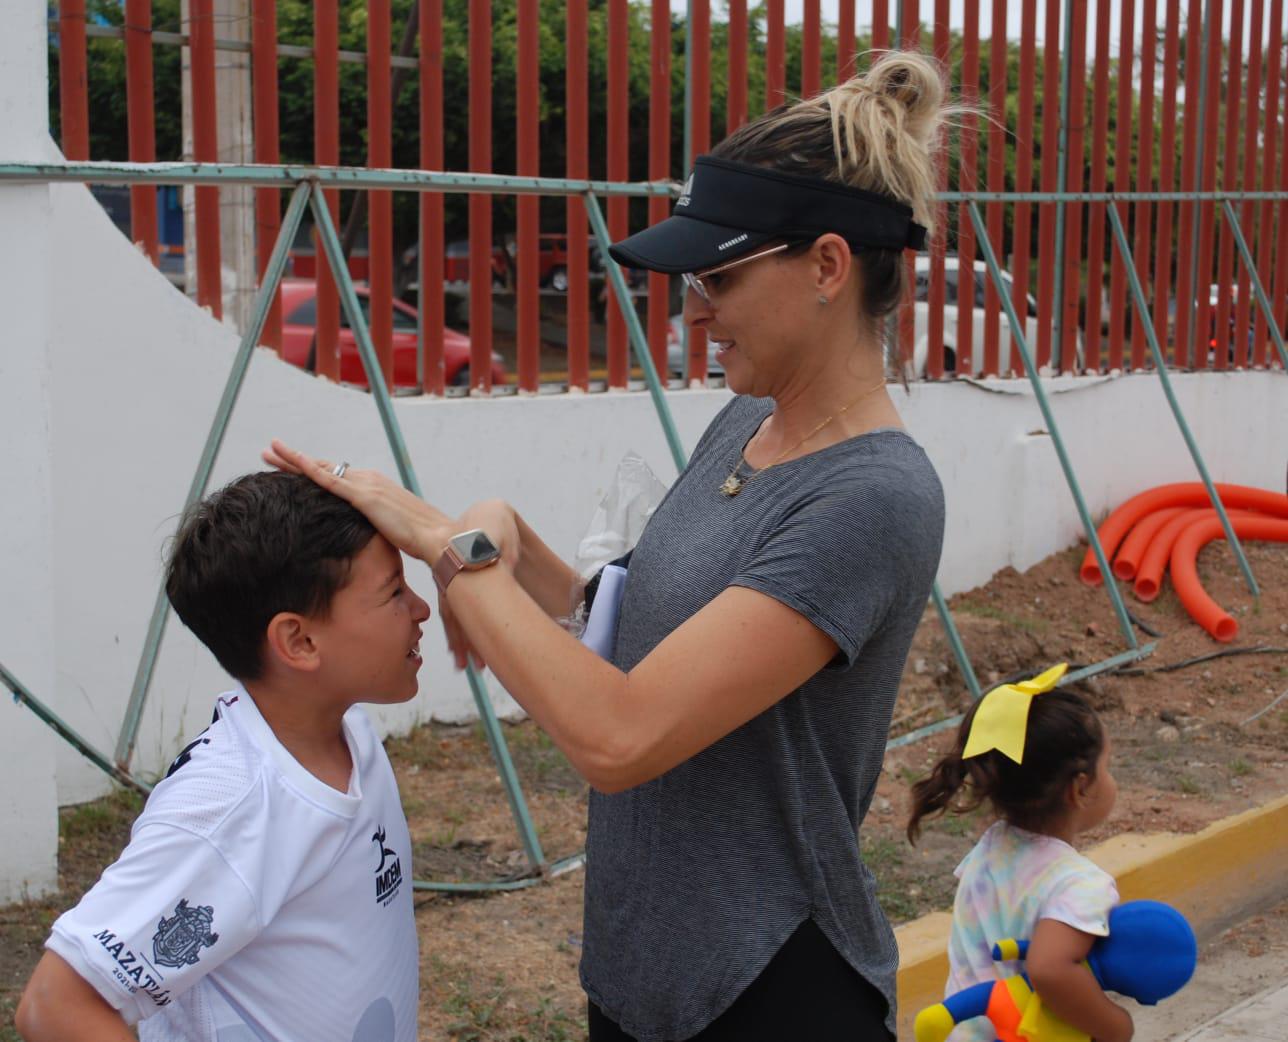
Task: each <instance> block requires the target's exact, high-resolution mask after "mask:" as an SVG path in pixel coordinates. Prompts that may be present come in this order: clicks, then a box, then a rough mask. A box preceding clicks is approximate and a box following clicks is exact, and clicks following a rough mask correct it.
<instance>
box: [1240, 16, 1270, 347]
mask: <svg viewBox="0 0 1288 1042" xmlns="http://www.w3.org/2000/svg"><path fill="white" fill-rule="evenodd" d="M1264 14H1265V6H1264V3H1263V0H1252V9H1251V11H1250V13H1249V17H1248V24H1249V26H1250V28H1251V32H1250V34H1249V37H1250V42H1249V46H1248V95H1247V99H1246V101H1245V118H1244V121H1243V126H1244V128H1245V132H1244V141H1243V173H1242V180H1241V182H1240V187H1241V188H1242V189H1244V190H1245V191H1250V190H1252V189H1255V188H1256V185H1257V149H1256V144H1255V143H1256V134H1257V121H1258V119H1259V117H1260V112H1259V107H1260V103H1261V47H1260V46H1259V45H1258V33H1259V32H1260V30H1261V23H1262V18H1263V16H1264ZM1252 214H1253V204H1252V200H1250V199H1248V200H1244V202H1243V203H1242V204H1240V206H1239V225H1240V227H1241V228H1242V229H1243V234H1244V235H1245V236H1246V237H1247V238H1248V241H1249V242H1250V243H1252V244H1253V245H1254V246H1255V243H1256V240H1255V238H1253V236H1254V235H1255V234H1256V228H1255V227H1253V223H1252ZM1251 293H1252V286H1251V279H1250V277H1249V271H1248V268H1247V265H1245V264H1243V263H1242V262H1240V264H1239V282H1238V290H1237V292H1236V294H1235V310H1236V315H1235V322H1234V329H1235V343H1234V350H1235V358H1234V364H1235V365H1236V366H1246V365H1248V364H1249V363H1250V362H1251V361H1252V357H1253V356H1254V355H1255V348H1254V347H1253V343H1252V335H1253V329H1252V324H1251V323H1252V310H1251V307H1252V301H1251V299H1250V296H1251Z"/></svg>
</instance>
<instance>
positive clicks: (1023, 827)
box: [908, 666, 1133, 1042]
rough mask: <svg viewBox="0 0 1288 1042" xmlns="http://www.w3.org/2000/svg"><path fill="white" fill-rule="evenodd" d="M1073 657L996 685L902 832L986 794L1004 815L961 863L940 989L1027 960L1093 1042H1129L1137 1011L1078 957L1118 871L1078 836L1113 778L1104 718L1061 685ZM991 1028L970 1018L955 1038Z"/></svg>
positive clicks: (979, 1035)
mask: <svg viewBox="0 0 1288 1042" xmlns="http://www.w3.org/2000/svg"><path fill="white" fill-rule="evenodd" d="M1064 670H1065V667H1064V666H1057V667H1056V668H1055V669H1052V670H1049V671H1048V672H1046V673H1044V674H1043V675H1042V676H1040V677H1037V678H1035V679H1034V680H1031V681H1025V682H1023V683H1021V684H1007V685H1003V686H1001V687H998V688H994V689H993V690H992V691H990V692H988V693H987V694H986V695H985V696H984V697H983V698H982V699H980V701H979V702H977V703H976V704H975V705H974V706H972V707H971V709H970V711H969V712H968V713H967V714H966V716H965V719H963V720H962V724H961V728H960V729H959V731H958V734H957V741H956V743H955V745H954V748H953V751H952V752H951V753H950V754H949V755H948V756H946V757H944V758H943V759H942V760H940V761H939V763H938V764H937V765H936V766H935V768H934V770H933V771H932V772H931V774H930V776H929V777H928V778H925V779H923V780H922V781H920V782H918V783H917V784H916V785H915V786H913V790H912V797H913V806H912V814H911V817H910V819H909V821H908V838H909V839H910V840H911V841H913V842H916V839H917V835H918V832H919V830H920V826H921V822H922V819H923V818H926V817H927V816H931V815H935V814H939V813H942V812H944V811H946V810H952V811H954V812H958V813H961V812H965V811H970V810H974V809H975V808H976V807H978V806H980V805H981V804H982V803H984V802H987V803H988V804H989V805H990V807H991V809H992V810H993V812H994V813H995V814H996V815H997V817H998V818H999V819H1000V820H998V821H997V822H995V823H994V824H993V825H992V826H990V827H989V829H988V831H987V832H985V833H984V835H983V837H982V838H981V839H980V841H979V842H978V843H976V844H975V847H974V849H973V850H971V852H970V853H969V854H967V855H966V857H965V858H964V859H963V861H962V863H961V864H960V865H958V866H957V871H956V873H955V874H956V876H957V878H958V880H959V882H958V886H957V898H956V900H955V902H954V904H953V927H952V934H951V937H950V940H949V946H948V958H949V965H950V971H951V972H950V975H949V978H948V986H947V990H946V994H952V993H954V992H957V991H959V990H961V989H963V988H966V987H969V986H971V985H973V984H979V983H981V982H984V981H993V980H997V979H998V978H1000V977H1007V976H1012V975H1014V974H1018V973H1021V972H1025V973H1027V974H1028V977H1029V980H1030V983H1031V984H1032V985H1033V988H1034V990H1035V991H1036V992H1037V993H1038V994H1039V995H1040V996H1041V997H1042V1002H1043V1005H1044V1007H1045V1008H1046V1009H1048V1010H1050V1011H1051V1012H1052V1013H1054V1014H1055V1015H1056V1016H1058V1017H1060V1018H1062V1019H1063V1020H1065V1021H1066V1022H1067V1023H1068V1024H1070V1025H1071V1026H1073V1027H1075V1028H1078V1029H1079V1030H1081V1031H1084V1032H1086V1033H1087V1034H1089V1035H1091V1037H1092V1038H1094V1039H1096V1040H1097V1042H1129V1040H1130V1039H1131V1037H1132V1031H1133V1025H1132V1019H1131V1016H1130V1015H1129V1014H1128V1013H1127V1011H1126V1010H1124V1009H1123V1008H1122V1007H1121V1006H1119V1005H1117V1004H1116V1003H1114V1002H1112V1001H1111V1000H1110V999H1109V998H1108V997H1106V995H1105V993H1104V992H1103V991H1102V990H1101V989H1100V986H1099V985H1098V984H1097V983H1096V980H1095V978H1094V977H1093V976H1092V974H1091V972H1090V970H1088V969H1087V968H1086V966H1084V965H1083V964H1082V960H1083V959H1084V958H1085V957H1086V955H1087V952H1088V951H1089V950H1090V948H1091V945H1092V944H1093V943H1094V942H1095V940H1096V939H1097V938H1098V937H1104V936H1106V935H1107V934H1108V933H1109V925H1108V920H1109V910H1110V909H1111V908H1112V907H1113V906H1114V905H1116V904H1117V903H1118V889H1117V887H1116V886H1115V885H1114V880H1113V877H1111V876H1110V875H1108V874H1107V873H1106V872H1104V871H1103V870H1101V869H1100V868H1098V867H1097V866H1096V865H1095V864H1093V863H1092V862H1091V861H1089V860H1088V859H1087V858H1085V857H1083V856H1082V855H1081V854H1079V853H1078V852H1077V851H1076V850H1074V848H1073V845H1072V844H1073V841H1074V837H1076V836H1077V835H1078V834H1079V833H1081V832H1084V831H1086V830H1087V829H1090V828H1093V827H1095V826H1096V825H1099V824H1100V823H1101V822H1102V821H1104V820H1105V819H1106V818H1107V817H1108V816H1109V812H1110V811H1111V810H1112V809H1113V806H1114V798H1115V796H1116V795H1117V791H1118V789H1117V785H1116V783H1115V782H1114V779H1113V775H1111V774H1110V773H1109V741H1108V739H1107V737H1106V735H1105V731H1104V728H1103V727H1102V725H1101V722H1100V718H1099V717H1098V716H1097V715H1096V713H1095V711H1094V710H1093V709H1092V708H1091V706H1090V705H1088V704H1087V703H1086V701H1084V700H1083V699H1082V698H1081V697H1079V696H1078V695H1076V694H1074V693H1073V692H1072V691H1058V690H1053V688H1054V687H1055V684H1056V681H1058V680H1059V678H1060V677H1061V676H1062V675H1063V674H1064ZM1006 938H1017V939H1019V938H1028V939H1029V940H1030V945H1029V950H1028V957H1027V959H1026V960H1025V962H1024V963H1023V964H1020V963H998V962H994V961H993V959H992V945H993V944H994V943H995V942H997V941H1001V940H1003V939H1006ZM995 1037H996V1035H995V1033H993V1032H992V1031H991V1030H990V1029H989V1024H988V1021H986V1020H984V1019H976V1020H972V1021H967V1022H966V1023H964V1024H962V1025H961V1026H960V1027H958V1028H957V1029H956V1030H955V1031H954V1032H953V1034H952V1039H953V1042H977V1040H978V1042H984V1040H992V1039H994V1038H995Z"/></svg>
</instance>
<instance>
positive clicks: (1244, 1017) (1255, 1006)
mask: <svg viewBox="0 0 1288 1042" xmlns="http://www.w3.org/2000/svg"><path fill="white" fill-rule="evenodd" d="M1226 1039H1249V1040H1255V1042H1285V1039H1288V984H1280V985H1278V986H1275V987H1271V988H1267V989H1266V990H1265V991H1263V992H1261V993H1260V994H1259V995H1253V996H1252V998H1250V999H1246V1000H1245V1001H1243V1002H1241V1003H1239V1005H1237V1006H1235V1007H1234V1008H1233V1009H1229V1010H1226V1012H1224V1013H1222V1014H1221V1015H1220V1016H1218V1017H1214V1018H1213V1019H1212V1020H1210V1021H1208V1022H1207V1023H1206V1024H1204V1025H1203V1026H1202V1027H1200V1028H1198V1029H1197V1030H1195V1031H1192V1032H1190V1033H1189V1034H1188V1035H1182V1036H1181V1037H1180V1038H1179V1039H1177V1042H1225V1040H1226Z"/></svg>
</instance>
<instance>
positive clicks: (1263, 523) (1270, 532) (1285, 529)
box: [1172, 511, 1288, 643]
mask: <svg viewBox="0 0 1288 1042" xmlns="http://www.w3.org/2000/svg"><path fill="white" fill-rule="evenodd" d="M1212 514H1213V516H1212V517H1210V518H1205V519H1203V520H1201V521H1195V522H1193V523H1192V524H1191V525H1190V526H1189V527H1188V528H1186V529H1185V531H1184V532H1182V533H1181V536H1180V538H1179V539H1177V540H1176V545H1175V546H1174V547H1173V548H1172V585H1173V586H1174V587H1175V588H1176V593H1177V595H1178V596H1179V597H1180V598H1181V603H1182V604H1183V605H1185V610H1186V611H1187V612H1189V613H1190V617H1191V618H1192V619H1193V620H1194V621H1195V622H1197V623H1198V624H1199V625H1200V626H1202V627H1203V628H1204V629H1205V630H1207V631H1208V633H1210V634H1212V636H1214V637H1215V638H1216V639H1217V640H1219V641H1223V642H1225V643H1228V642H1229V641H1232V640H1234V638H1235V637H1236V636H1238V633H1239V624H1238V623H1237V622H1235V621H1234V619H1233V618H1231V617H1230V615H1229V614H1228V613H1227V612H1226V611H1225V610H1224V609H1222V607H1221V606H1220V605H1219V604H1217V603H1216V601H1214V600H1213V599H1212V598H1211V597H1209V596H1208V594H1207V591H1206V590H1205V589H1203V585H1202V583H1200V582H1199V570H1198V564H1197V560H1196V559H1197V557H1198V553H1199V551H1200V550H1201V549H1202V548H1203V547H1204V546H1206V545H1207V544H1208V543H1210V542H1211V541H1212V540H1213V539H1220V538H1222V537H1223V536H1224V535H1225V530H1224V529H1223V528H1222V527H1221V519H1220V518H1219V517H1216V516H1215V514H1216V512H1215V511H1212ZM1230 523H1231V524H1232V525H1233V526H1234V532H1235V535H1237V536H1238V537H1239V538H1240V539H1254V540H1265V541H1269V542H1275V543H1288V521H1284V520H1279V519H1276V518H1270V517H1264V516H1261V515H1257V514H1245V515H1244V516H1243V517H1239V518H1235V517H1234V515H1231V516H1230Z"/></svg>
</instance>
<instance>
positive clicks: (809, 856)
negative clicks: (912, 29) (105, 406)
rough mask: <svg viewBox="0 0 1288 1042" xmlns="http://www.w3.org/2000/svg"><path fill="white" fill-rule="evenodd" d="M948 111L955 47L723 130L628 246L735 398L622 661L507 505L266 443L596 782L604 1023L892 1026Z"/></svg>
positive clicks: (660, 1040)
mask: <svg viewBox="0 0 1288 1042" xmlns="http://www.w3.org/2000/svg"><path fill="white" fill-rule="evenodd" d="M944 112H945V108H944V94H943V88H942V84H941V80H940V77H939V71H938V68H937V66H935V65H934V64H933V63H932V62H931V61H929V60H928V59H925V58H923V57H921V56H918V55H911V54H888V55H886V56H885V57H883V58H882V59H880V60H879V61H877V62H876V63H875V64H874V66H873V67H872V68H871V69H870V70H869V71H868V72H867V73H866V74H864V75H862V76H859V77H856V78H854V79H852V80H850V81H849V82H847V83H845V84H842V85H840V86H838V87H836V88H835V89H833V90H831V91H829V92H827V93H826V94H823V95H821V96H819V97H817V98H814V99H811V100H808V101H803V102H801V103H799V104H796V105H795V106H791V107H786V106H784V107H782V108H779V109H777V110H775V111H773V112H770V113H768V114H766V115H765V116H763V117H762V118H760V119H758V120H756V121H755V122H753V123H751V124H749V125H747V126H744V127H743V128H742V129H740V130H738V131H737V132H735V133H734V134H733V135H732V136H730V137H729V138H728V139H727V140H725V141H724V142H723V143H722V144H721V145H720V146H719V147H718V148H717V149H716V151H715V153H714V155H713V156H709V157H703V158H701V159H699V161H698V162H697V164H696V165H695V171H694V176H693V178H691V179H690V181H689V183H688V185H686V190H685V192H684V194H683V196H682V197H681V198H680V199H679V201H678V202H677V203H676V207H675V213H674V214H673V216H672V217H670V218H668V219H667V220H666V221H663V222H662V223H660V224H658V225H656V226H654V227H652V228H650V229H648V230H646V231H644V232H641V233H640V234H638V235H635V236H632V237H631V238H629V239H627V240H625V241H624V242H621V243H618V244H617V245H616V246H614V247H613V251H612V252H613V256H614V258H615V259H616V260H617V261H618V262H619V263H622V264H625V265H631V266H634V267H641V268H648V269H652V270H655V271H663V272H671V273H680V274H683V275H684V278H685V282H686V283H687V286H688V291H687V293H686V298H685V305H684V311H685V320H686V321H687V322H688V323H689V325H690V326H691V327H693V328H695V329H703V330H705V331H706V333H707V336H708V337H710V338H711V339H712V340H713V341H714V342H715V343H716V344H718V345H719V353H718V357H719V359H720V364H721V365H722V366H723V367H724V371H725V378H726V380H727V382H728V385H729V387H730V388H731V389H732V390H734V391H735V392H737V396H736V397H735V398H734V400H733V401H732V402H730V403H729V405H728V406H726V407H725V409H724V410H723V411H722V412H721V413H720V414H719V415H718V416H717V417H716V419H715V420H714V421H713V422H712V424H711V426H710V427H709V428H708V430H707V431H706V433H705V434H704V435H703V437H702V439H701V441H700V442H699V444H698V446H697V448H696V450H695V451H694V453H693V458H692V461H691V462H690V463H689V465H688V467H687V468H686V469H685V471H684V473H682V474H681V475H680V476H679V478H678V479H677V480H676V483H675V485H674V486H673V487H672V489H671V490H670V492H669V493H668V495H667V497H666V499H665V500H664V502H663V503H662V505H661V506H660V507H659V508H658V510H657V512H656V513H655V514H654V516H653V518H652V520H651V521H650V523H649V525H648V527H647V529H646V531H645V532H644V534H643V536H642V538H641V540H640V542H639V545H638V546H637V547H636V548H635V550H634V552H633V555H632V557H631V560H630V565H629V571H628V578H627V582H626V588H625V593H624V595H623V600H622V604H621V608H620V622H619V628H618V633H617V642H616V650H615V653H614V655H613V658H612V661H611V662H606V661H603V660H601V659H600V658H598V657H597V656H595V655H594V654H593V653H592V652H591V651H589V650H588V649H586V648H584V647H583V646H582V645H581V644H579V643H578V642H577V641H576V640H575V639H574V638H573V637H571V636H570V635H569V634H568V633H566V632H565V631H564V630H562V629H561V628H560V627H559V625H558V624H557V623H556V622H555V621H554V619H555V618H557V617H559V616H564V615H566V614H567V613H568V609H569V605H568V591H569V589H570V588H573V587H574V585H575V578H574V574H573V572H572V570H571V569H570V568H569V567H568V566H567V565H566V564H564V563H563V562H562V561H560V560H559V559H558V558H557V557H556V556H555V555H554V553H553V552H552V551H551V550H550V549H549V548H548V547H547V546H546V545H545V544H544V543H542V542H541V540H540V539H539V538H538V537H537V536H536V534H535V533H534V532H533V531H532V530H531V529H530V528H529V527H528V526H527V525H526V524H525V523H524V522H523V520H522V518H520V517H519V515H518V514H517V513H516V512H515V511H514V509H513V508H512V507H510V506H508V505H507V504H505V503H501V502H489V503H482V504H479V505H476V506H474V507H472V508H471V509H469V510H468V511H466V512H465V514H464V515H462V516H461V517H460V518H458V519H453V518H449V517H447V516H446V515H445V514H443V513H442V512H440V511H438V510H436V509H435V508H433V507H431V506H428V505H427V504H425V503H423V502H421V501H420V500H418V499H416V498H415V497H414V496H412V495H410V494H409V493H407V492H405V491H404V490H402V489H401V488H399V487H398V486H397V485H395V484H394V483H393V482H391V481H389V480H388V479H386V478H383V477H381V476H379V475H377V474H374V473H371V472H367V471H354V470H346V468H345V466H343V465H342V466H341V467H337V468H335V471H333V470H332V469H331V468H330V465H329V464H327V463H325V462H323V461H316V460H312V459H310V458H309V457H307V456H304V455H303V454H300V453H296V452H293V451H292V450H289V449H287V448H286V447H285V446H281V445H280V444H278V443H274V449H273V451H272V452H270V453H266V456H265V458H266V459H267V460H268V461H269V462H271V463H274V464H276V465H278V466H283V467H288V468H291V469H298V470H301V471H303V472H304V473H306V474H309V475H310V476H312V477H313V478H314V479H315V480H316V481H317V482H318V483H319V484H320V485H322V486H324V487H325V488H329V489H332V490H333V491H335V492H336V493H337V494H338V495H341V496H343V497H344V498H346V499H348V500H349V501H351V502H352V503H354V504H355V505H356V506H358V507H359V508H360V509H361V510H362V511H363V512H364V513H366V514H367V515H368V516H369V517H370V518H371V520H372V521H373V522H374V523H375V524H376V525H377V526H378V527H379V528H380V530H381V531H382V532H383V533H384V534H385V535H386V536H387V537H388V538H389V539H391V540H392V541H393V542H394V543H395V544H396V545H398V546H399V547H401V548H402V549H403V550H404V551H406V552H407V553H410V554H413V555H415V556H417V557H420V558H421V559H423V560H425V561H426V562H428V563H429V564H430V565H431V566H433V567H434V569H435V576H436V578H437V579H438V581H439V584H440V589H441V590H442V593H441V597H440V606H441V612H442V616H443V618H444V622H445V625H446V627H447V633H448V642H449V644H450V646H451V648H452V650H453V652H454V654H455V656H456V661H457V664H458V665H460V666H463V665H464V664H465V661H466V656H467V655H473V656H475V657H476V658H477V659H478V660H479V661H481V662H483V663H486V664H487V665H488V666H489V667H490V668H491V669H492V670H493V672H495V673H496V675H497V677H498V678H499V679H500V680H501V682H502V683H503V684H504V685H505V687H506V689H507V690H508V691H509V692H510V693H511V694H512V695H513V696H514V697H515V698H516V699H517V700H518V701H519V703H520V704H521V705H523V707H524V708H525V709H526V710H527V711H528V713H529V714H530V715H531V716H532V717H533V718H534V719H535V720H536V721H537V723H538V724H539V725H540V726H541V727H542V728H543V729H544V730H545V731H547V732H548V733H549V734H550V736H551V737H552V738H553V739H554V741H555V742H556V744H557V745H558V746H559V747H560V748H561V749H562V750H563V751H564V753H565V754H566V755H567V756H568V758H569V760H570V761H571V762H572V764H573V765H574V766H575V767H576V768H577V770H578V771H580V772H581V774H582V775H583V776H584V777H585V778H586V779H587V780H588V781H589V783H590V785H591V787H592V790H593V791H592V793H591V798H590V821H589V834H588V838H587V845H586V850H587V865H586V873H587V875H586V906H585V947H584V955H583V959H582V964H581V976H582V983H583V985H584V987H585V989H586V992H587V995H588V996H589V999H590V1004H589V1018H590V1037H591V1039H592V1040H594V1042H607V1040H617V1042H620V1040H630V1039H636V1040H638V1042H669V1040H681V1039H700V1040H703V1042H713V1040H725V1039H729V1040H732V1039H737V1040H739V1042H748V1040H752V1042H754V1040H757V1039H773V1040H775V1042H781V1040H783V1039H810V1040H811V1042H825V1040H829V1039H841V1038H844V1039H846V1040H847V1042H849V1040H853V1039H856V1038H858V1039H880V1038H886V1037H889V1038H893V1037H894V1036H893V1026H894V993H895V969H896V965H897V951H896V948H895V944H894V937H893V933H892V931H891V929H890V927H889V925H888V924H887V922H886V920H885V918H884V916H883V915H882V913H881V910H880V908H879V907H878V904H877V901H876V896H875V887H874V881H873V877H872V875H871V873H870V872H868V870H867V869H866V868H865V867H864V866H863V864H862V861H861V859H860V854H859V842H858V829H859V825H860V822H861V821H862V819H863V816H864V814H865V813H866V811H867V809H868V805H869V803H870V801H871V799H872V795H873V792H874V791H875V788H876V783H877V778H878V775H879V772H880V768H881V759H882V754H883V750H884V742H885V738H886V732H887V729H888V725H889V721H890V714H891V710H892V707H893V704H894V700H895V695H896V693H897V688H898V683H899V677H900V674H901V671H902V667H903V663H904V659H905V657H906V655H907V652H908V647H909V644H910V642H911V640H912V636H913V632H914V631H915V629H916V626H917V623H918V620H919V619H920V617H921V614H922V611H923V609H924V607H925V603H926V599H927V597H928V595H929V592H930V587H931V583H932V582H933V579H934V574H935V570H936V567H937V565H938V561H939V552H940V545H941V541H942V535H943V498H942V492H941V489H940V486H939V482H938V480H937V478H936V476H935V474H934V471H933V469H932V468H931V466H930V464H929V462H928V461H927V459H926V457H925V455H924V453H923V452H922V451H921V449H920V448H919V447H918V446H917V445H916V444H915V443H914V442H913V441H912V439H911V438H909V437H908V435H907V434H906V433H904V431H903V429H902V425H901V423H900V421H899V416H898V413H897V412H896V411H895V408H894V405H893V403H892V402H891V400H890V398H889V396H888V394H887V393H886V389H885V380H884V363H883V352H882V337H881V328H882V324H883V321H884V319H885V318H886V316H887V315H888V314H889V313H890V312H892V311H893V310H894V308H895V307H896V306H897V303H898V301H899V300H900V296H901V293H902V290H903V287H902V283H901V272H902V260H901V258H902V251H903V250H904V249H905V248H909V247H912V248H916V247H919V246H921V245H922V243H923V242H924V238H925V232H926V229H927V228H928V227H929V225H930V211H931V193H932V186H933V179H934V159H933V156H932V149H933V146H934V144H935V142H936V141H937V139H938V129H939V126H940V123H941V119H942V116H943V114H944ZM337 472H338V473H337ZM497 560H499V561H500V562H502V566H501V567H488V565H491V564H494V563H496V561H497Z"/></svg>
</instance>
